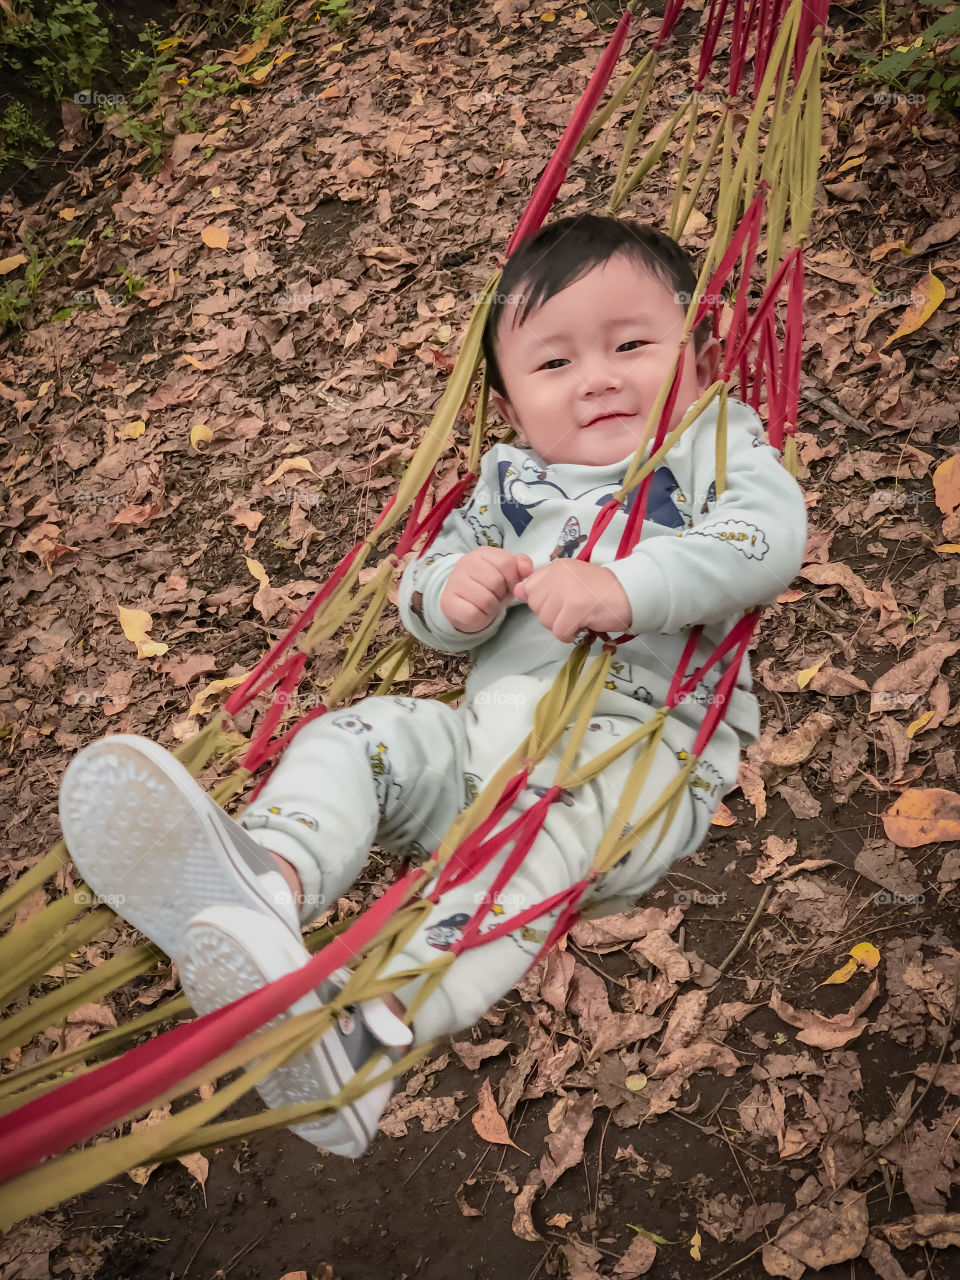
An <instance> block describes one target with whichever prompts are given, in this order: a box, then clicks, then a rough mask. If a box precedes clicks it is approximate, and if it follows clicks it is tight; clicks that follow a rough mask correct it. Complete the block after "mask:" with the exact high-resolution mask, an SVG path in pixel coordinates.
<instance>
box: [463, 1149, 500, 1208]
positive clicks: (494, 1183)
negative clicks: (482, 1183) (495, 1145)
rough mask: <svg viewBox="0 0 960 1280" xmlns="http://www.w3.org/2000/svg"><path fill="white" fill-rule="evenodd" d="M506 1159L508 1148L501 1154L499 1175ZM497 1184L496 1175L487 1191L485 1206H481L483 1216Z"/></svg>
mask: <svg viewBox="0 0 960 1280" xmlns="http://www.w3.org/2000/svg"><path fill="white" fill-rule="evenodd" d="M484 1155H486V1152H484ZM506 1158H507V1148H506V1147H504V1148H503V1151H502V1153H501V1155H500V1163H499V1164H498V1165H497V1173H499V1172H500V1170H501V1169H502V1168H503V1162H504V1160H506ZM472 1176H473V1175H472V1174H471V1177H472ZM496 1182H497V1178H496V1174H495V1175H494V1176H493V1177H492V1178H491V1179H490V1186H489V1187H488V1189H487V1194H486V1196H485V1197H484V1201H483V1204H482V1205H481V1206H480V1212H481V1214H482V1213H483V1211H484V1210H485V1209H486V1207H487V1201H488V1200H489V1199H490V1193H491V1192H492V1191H493V1188H494V1186H495V1185H496Z"/></svg>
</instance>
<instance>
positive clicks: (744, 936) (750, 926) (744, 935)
mask: <svg viewBox="0 0 960 1280" xmlns="http://www.w3.org/2000/svg"><path fill="white" fill-rule="evenodd" d="M772 893H773V885H772V884H768V885H767V887H766V889H764V891H763V896H762V897H761V899H760V901H759V902H758V903H757V909H756V911H754V913H753V915H752V916H751V917H750V923H749V924H748V925H747V927H746V928H745V929H744V931H743V933H741V935H740V940H739V942H737V944H736V945H735V946H734V948H733V950H732V951H731V952H730V954H729V955H728V956H727V958H726V960H724V962H723V964H721V965H718V966H717V967H718V968H719V970H720V972H721V973H723V971H724V970H725V969H726V967H727V965H729V964H730V962H731V961H732V960H734V959H735V958H736V956H737V955H739V953H740V951H741V950H742V948H743V945H744V943H745V942H746V940H747V938H748V937H749V936H750V931H751V930H752V929H753V926H754V925H755V924H756V923H757V921H758V920H759V919H760V913H761V912H762V911H763V908H764V907H765V906H766V905H767V903H768V902H769V901H770V895H771V894H772Z"/></svg>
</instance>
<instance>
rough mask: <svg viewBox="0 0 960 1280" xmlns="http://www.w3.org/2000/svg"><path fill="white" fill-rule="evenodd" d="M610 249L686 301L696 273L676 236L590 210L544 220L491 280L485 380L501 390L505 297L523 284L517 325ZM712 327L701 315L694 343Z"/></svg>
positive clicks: (603, 258) (606, 255)
mask: <svg viewBox="0 0 960 1280" xmlns="http://www.w3.org/2000/svg"><path fill="white" fill-rule="evenodd" d="M615 253H622V254H626V255H627V256H628V257H630V258H631V259H632V260H633V261H634V262H637V263H639V264H640V265H642V266H644V267H646V268H647V270H648V271H652V272H655V273H656V274H657V275H658V276H659V277H660V279H661V280H662V281H663V282H664V284H667V285H672V286H673V288H674V290H675V292H676V294H677V302H678V304H681V305H683V306H684V309H686V304H687V303H688V302H689V301H690V299H691V298H692V296H693V293H694V291H695V289H696V285H697V276H696V272H695V271H694V269H693V264H692V263H691V261H690V258H689V256H688V254H687V252H686V250H684V249H681V247H680V246H679V245H678V244H677V242H676V240H673V239H671V238H670V236H667V235H664V234H663V232H662V231H657V230H656V229H655V228H654V227H649V226H645V225H643V224H642V223H639V222H633V221H630V220H629V219H626V218H604V217H600V216H599V215H598V214H595V213H578V214H574V215H572V216H570V217H567V218H559V219H558V220H557V221H556V222H550V223H548V224H547V225H546V226H545V227H541V229H540V230H539V231H538V232H536V234H535V235H532V236H528V237H527V239H526V240H525V241H523V243H522V244H521V245H520V247H519V248H518V249H517V250H516V251H515V252H514V253H513V254H512V256H511V257H510V258H508V259H507V263H506V266H505V267H504V269H503V275H502V276H501V277H500V281H499V283H498V284H497V289H496V294H495V295H494V299H493V303H492V304H491V307H490V312H489V314H488V317H487V323H486V326H485V328H484V331H483V355H484V359H485V360H486V364H487V381H488V383H489V385H490V387H491V389H492V390H493V391H496V392H498V393H499V394H500V395H502V396H505V395H506V394H507V391H506V387H505V386H504V382H503V375H502V374H501V372H500V365H499V364H498V362H497V353H496V339H497V328H498V327H499V324H500V318H501V315H502V313H503V310H504V307H505V306H506V303H507V300H508V299H509V298H510V297H511V295H514V294H516V293H517V292H518V289H519V286H520V285H521V284H525V285H527V286H528V287H527V288H526V289H525V290H524V292H523V294H522V295H521V296H520V306H519V309H518V311H517V319H516V323H517V324H523V322H524V321H525V320H526V318H527V315H528V314H529V312H530V311H531V310H536V309H537V308H538V307H540V306H542V305H543V304H544V303H545V302H549V300H550V299H551V298H552V297H553V296H554V294H557V293H559V292H560V291H561V290H562V289H565V288H566V287H567V285H570V284H573V283H574V282H575V281H576V280H579V279H580V277H581V276H584V275H586V274H587V272H588V271H592V270H593V268H594V267H598V266H600V265H601V264H602V263H604V262H606V261H607V260H608V259H609V258H612V257H613V255H614V254H615ZM711 332H712V325H711V321H710V318H709V317H706V318H705V319H703V320H701V322H700V324H698V325H697V327H696V329H695V330H694V333H693V340H694V346H695V348H698V349H699V348H700V347H701V346H703V344H704V342H706V340H707V339H708V338H709V336H710V334H711Z"/></svg>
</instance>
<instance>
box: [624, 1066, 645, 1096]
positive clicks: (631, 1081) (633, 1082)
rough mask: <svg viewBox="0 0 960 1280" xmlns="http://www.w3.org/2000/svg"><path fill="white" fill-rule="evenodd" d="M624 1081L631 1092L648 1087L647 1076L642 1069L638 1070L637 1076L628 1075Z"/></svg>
mask: <svg viewBox="0 0 960 1280" xmlns="http://www.w3.org/2000/svg"><path fill="white" fill-rule="evenodd" d="M623 1083H624V1085H625V1086H626V1088H628V1089H629V1090H630V1092H631V1093H639V1091H640V1090H641V1089H643V1088H645V1087H646V1084H647V1077H646V1076H645V1075H644V1074H643V1072H642V1071H638V1072H637V1074H636V1075H635V1076H627V1078H626V1080H624V1082H623Z"/></svg>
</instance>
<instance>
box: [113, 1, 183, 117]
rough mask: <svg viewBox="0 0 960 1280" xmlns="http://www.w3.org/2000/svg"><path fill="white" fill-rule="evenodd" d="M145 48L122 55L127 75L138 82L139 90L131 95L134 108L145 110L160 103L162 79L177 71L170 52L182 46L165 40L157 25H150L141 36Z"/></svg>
mask: <svg viewBox="0 0 960 1280" xmlns="http://www.w3.org/2000/svg"><path fill="white" fill-rule="evenodd" d="M137 42H138V43H139V44H141V45H143V46H144V47H143V48H142V49H132V50H130V51H129V52H124V53H122V54H121V55H120V57H121V59H122V60H123V65H124V66H125V67H126V70H127V74H128V75H129V76H130V78H131V79H135V80H137V81H138V85H139V87H138V88H137V89H135V90H134V91H133V93H130V94H128V95H127V99H126V100H127V102H128V103H129V104H130V106H131V107H143V106H146V105H147V104H148V103H151V102H156V101H157V99H158V98H159V96H160V78H161V76H164V75H166V74H167V72H169V71H175V70H176V67H177V64H176V62H173V61H171V59H170V54H169V50H170V49H172V48H174V47H175V46H176V45H178V44H179V43H180V41H179V40H178V39H177V38H176V37H166V38H165V37H164V34H163V32H162V31H161V30H160V28H159V27H158V26H157V24H156V23H155V22H148V23H147V24H146V26H145V27H144V29H143V30H142V31H141V32H140V34H139V35H138V36H137Z"/></svg>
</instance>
